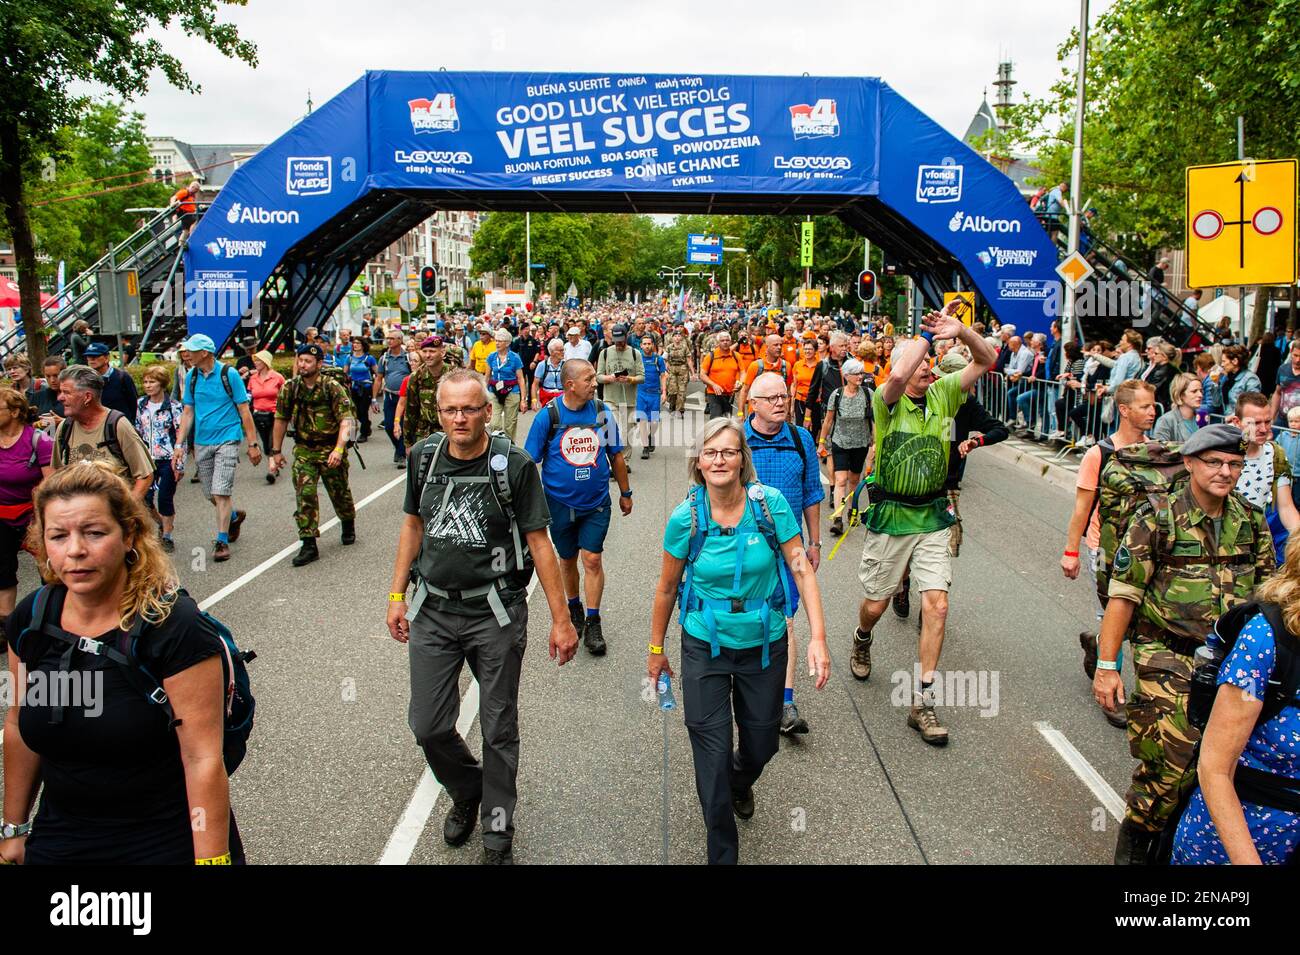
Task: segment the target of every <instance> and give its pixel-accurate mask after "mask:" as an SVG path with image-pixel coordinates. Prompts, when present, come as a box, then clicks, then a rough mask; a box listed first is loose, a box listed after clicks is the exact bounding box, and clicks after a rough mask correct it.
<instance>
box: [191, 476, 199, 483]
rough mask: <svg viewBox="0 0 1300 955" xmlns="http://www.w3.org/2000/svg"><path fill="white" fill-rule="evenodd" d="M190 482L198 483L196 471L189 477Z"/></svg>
mask: <svg viewBox="0 0 1300 955" xmlns="http://www.w3.org/2000/svg"><path fill="white" fill-rule="evenodd" d="M190 483H191V484H198V483H199V476H198V474H197V473H196V474H195V475H194V477H192V478H190Z"/></svg>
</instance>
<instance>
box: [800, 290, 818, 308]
mask: <svg viewBox="0 0 1300 955" xmlns="http://www.w3.org/2000/svg"><path fill="white" fill-rule="evenodd" d="M799 307H800V308H821V307H822V291H821V289H816V288H801V289H800V290H799Z"/></svg>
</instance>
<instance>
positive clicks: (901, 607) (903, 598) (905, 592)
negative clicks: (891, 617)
mask: <svg viewBox="0 0 1300 955" xmlns="http://www.w3.org/2000/svg"><path fill="white" fill-rule="evenodd" d="M911 612H912V590H911V587H910V586H906V587H904V588H903V589H902V590H900V591H899V592H898V593H896V594H894V613H896V614H897V615H898V616H900V617H902V618H903V619H904V620H906V619H907V616H908V614H910V613H911Z"/></svg>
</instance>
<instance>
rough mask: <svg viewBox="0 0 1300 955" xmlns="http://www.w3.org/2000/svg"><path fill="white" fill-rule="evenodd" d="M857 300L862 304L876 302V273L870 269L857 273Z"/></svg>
mask: <svg viewBox="0 0 1300 955" xmlns="http://www.w3.org/2000/svg"><path fill="white" fill-rule="evenodd" d="M858 298H860V299H862V301H863V302H874V301H875V300H876V273H875V272H873V271H871V269H863V270H862V271H861V272H859V273H858Z"/></svg>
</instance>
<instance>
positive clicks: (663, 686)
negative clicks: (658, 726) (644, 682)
mask: <svg viewBox="0 0 1300 955" xmlns="http://www.w3.org/2000/svg"><path fill="white" fill-rule="evenodd" d="M655 689H656V690H657V691H658V693H659V709H661V710H671V709H675V708H676V707H677V701H676V700H675V699H673V681H672V680H671V679H670V678H669V676H668V672H667V671H664V672H663V673H660V674H659V682H658V683H656V684H655Z"/></svg>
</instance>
